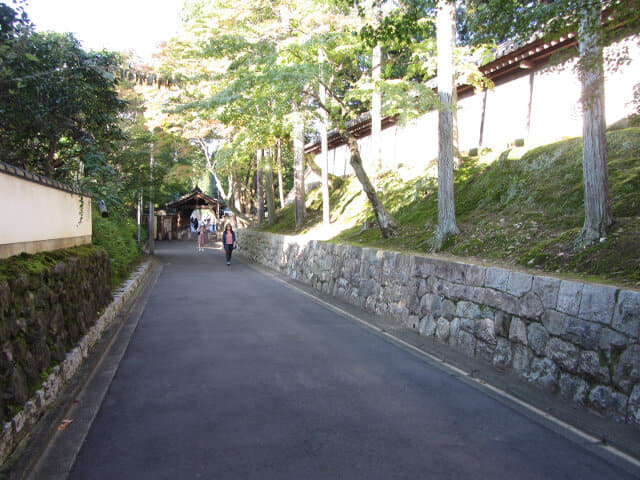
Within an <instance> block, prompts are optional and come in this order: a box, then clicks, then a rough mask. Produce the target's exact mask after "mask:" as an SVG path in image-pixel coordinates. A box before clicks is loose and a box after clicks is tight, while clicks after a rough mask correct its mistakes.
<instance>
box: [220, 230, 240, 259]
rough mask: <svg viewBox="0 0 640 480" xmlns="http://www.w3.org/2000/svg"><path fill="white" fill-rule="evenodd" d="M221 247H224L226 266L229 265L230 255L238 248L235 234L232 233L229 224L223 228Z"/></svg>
mask: <svg viewBox="0 0 640 480" xmlns="http://www.w3.org/2000/svg"><path fill="white" fill-rule="evenodd" d="M222 246H223V247H224V252H225V253H226V255H227V265H231V253H232V252H233V250H234V249H235V248H236V247H237V246H238V242H237V241H236V232H234V231H233V227H231V224H229V223H227V226H226V227H224V233H223V234H222Z"/></svg>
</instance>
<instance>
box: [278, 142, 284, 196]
mask: <svg viewBox="0 0 640 480" xmlns="http://www.w3.org/2000/svg"><path fill="white" fill-rule="evenodd" d="M276 160H277V162H278V193H279V194H280V208H284V186H283V185H282V139H280V138H279V139H278V140H276Z"/></svg>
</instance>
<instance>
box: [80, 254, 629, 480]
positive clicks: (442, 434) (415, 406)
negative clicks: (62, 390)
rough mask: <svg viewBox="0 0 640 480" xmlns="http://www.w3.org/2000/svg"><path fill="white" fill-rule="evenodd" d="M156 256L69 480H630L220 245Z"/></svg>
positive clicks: (526, 417) (512, 409) (551, 431)
mask: <svg viewBox="0 0 640 480" xmlns="http://www.w3.org/2000/svg"><path fill="white" fill-rule="evenodd" d="M156 257H157V259H158V260H160V261H161V262H163V263H164V267H163V269H162V272H161V273H160V275H159V277H158V278H157V281H156V283H155V286H154V287H153V290H151V291H150V294H149V296H148V298H147V299H146V305H145V307H144V310H143V311H142V314H141V316H140V319H139V322H138V324H137V327H136V328H135V331H133V333H132V335H131V338H130V342H129V344H128V347H127V348H126V352H125V353H124V355H123V357H122V360H121V361H120V363H119V366H118V367H117V371H116V373H115V376H114V378H113V380H112V381H111V383H110V386H109V389H108V392H107V393H106V396H105V397H104V401H103V402H102V406H101V408H100V410H99V412H98V413H97V415H96V417H95V420H94V421H93V423H92V424H91V427H90V429H89V432H88V434H87V436H86V439H85V441H84V444H83V445H82V448H81V449H80V451H79V454H78V456H77V458H76V461H75V464H74V465H73V467H72V469H71V473H70V475H69V478H70V479H96V480H97V479H154V480H156V479H198V478H202V479H278V480H283V479H296V480H298V479H368V480H369V479H385V480H387V479H395V478H398V479H467V478H478V479H514V478H518V479H520V480H522V479H560V478H562V479H566V478H571V479H618V478H635V477H634V476H633V475H631V474H630V473H628V472H626V471H625V470H622V469H620V468H619V467H617V466H616V465H614V464H612V463H608V462H607V461H606V460H605V459H603V458H602V457H601V456H598V455H595V454H593V453H592V452H591V451H589V450H588V449H586V448H583V446H581V445H580V444H578V443H576V442H573V441H571V440H569V439H568V438H567V437H566V436H565V435H562V434H560V433H558V432H557V431H556V430H555V429H550V428H548V427H547V426H545V424H544V423H541V422H538V421H535V419H532V418H531V417H530V416H529V415H524V414H523V413H522V412H521V411H519V410H518V409H517V408H515V407H513V406H511V405H509V404H508V403H505V402H504V401H498V400H496V399H495V398H493V397H492V396H490V395H488V394H487V393H485V392H483V391H482V390H481V389H478V388H475V387H474V386H472V385H469V384H468V383H465V382H462V381H460V380H459V379H458V378H456V376H455V375H452V374H451V373H450V372H447V371H445V370H443V369H441V368H438V367H437V366H434V365H433V364H431V363H430V362H429V361H427V360H425V359H424V358H422V357H420V356H419V355H416V354H415V353H413V352H412V351H411V350H410V349H407V348H403V347H402V346H401V345H398V344H397V343H395V342H393V341H390V340H389V339H388V338H386V337H385V336H384V335H381V334H379V333H376V332H375V331H374V330H372V329H369V328H367V327H366V326H364V325H363V324H361V323H359V322H356V321H354V320H353V319H352V318H350V317H349V316H346V315H341V314H340V313H339V312H336V311H335V310H333V309H331V308H329V307H328V306H326V305H324V304H323V303H322V302H319V301H314V300H313V299H311V298H310V297H309V296H307V295H304V294H302V293H301V292H299V291H297V290H296V289H294V288H291V287H289V286H288V285H286V284H285V283H282V282H277V281H274V279H273V278H271V277H270V276H268V275H265V274H263V273H261V272H260V271H258V270H256V269H253V268H251V267H250V266H247V265H245V264H243V263H241V262H240V261H237V260H236V259H234V260H232V265H231V266H230V267H227V266H226V265H225V262H224V254H223V253H222V251H221V250H217V249H208V250H207V251H206V252H204V253H198V252H197V251H196V248H195V245H192V244H187V243H179V242H173V243H160V244H157V246H156Z"/></svg>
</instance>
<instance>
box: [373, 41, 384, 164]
mask: <svg viewBox="0 0 640 480" xmlns="http://www.w3.org/2000/svg"><path fill="white" fill-rule="evenodd" d="M381 61H382V47H381V46H380V45H376V46H375V47H373V55H372V63H373V69H372V70H371V80H372V81H373V83H374V90H373V93H372V94H371V156H372V161H373V165H374V166H375V168H376V170H377V172H382V93H381V92H380V90H379V89H378V87H377V86H375V84H376V83H377V82H378V81H379V80H380V62H381Z"/></svg>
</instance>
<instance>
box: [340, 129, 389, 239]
mask: <svg viewBox="0 0 640 480" xmlns="http://www.w3.org/2000/svg"><path fill="white" fill-rule="evenodd" d="M340 135H341V136H342V138H343V139H344V140H345V141H346V142H347V145H349V163H350V164H351V168H353V171H354V172H355V174H356V177H357V178H358V181H359V182H360V184H361V185H362V190H363V191H364V193H365V194H366V195H367V199H368V200H369V203H370V204H371V207H372V208H373V212H374V213H375V215H376V219H377V220H378V226H379V227H380V232H381V233H382V236H383V237H384V238H389V237H393V236H395V235H397V234H398V228H399V224H398V222H397V221H396V219H395V218H393V216H392V215H391V214H390V213H389V212H387V210H386V209H385V208H384V205H383V204H382V201H381V200H380V197H378V194H377V193H376V189H375V188H374V186H373V185H372V184H371V181H370V180H369V177H368V176H367V172H366V171H365V169H364V167H363V166H362V157H361V156H360V148H359V147H358V140H357V139H356V137H355V136H353V134H352V133H350V132H349V131H348V130H346V129H345V130H340Z"/></svg>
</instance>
